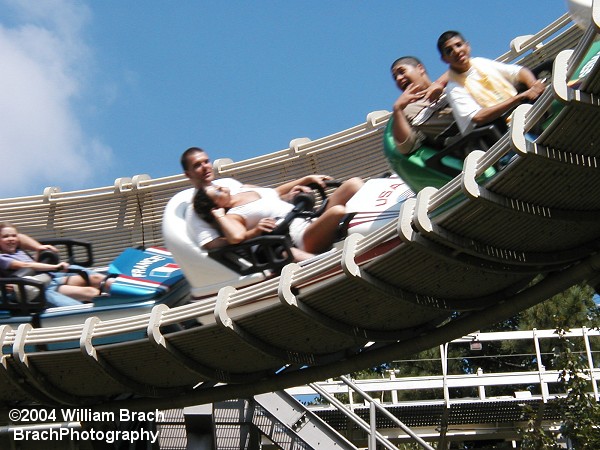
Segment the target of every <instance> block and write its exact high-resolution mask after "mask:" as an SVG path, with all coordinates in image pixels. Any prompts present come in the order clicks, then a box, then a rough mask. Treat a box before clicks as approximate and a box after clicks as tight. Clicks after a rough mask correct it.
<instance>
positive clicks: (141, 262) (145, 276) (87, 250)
mask: <svg viewBox="0 0 600 450" xmlns="http://www.w3.org/2000/svg"><path fill="white" fill-rule="evenodd" d="M43 243H45V244H52V245H54V246H56V247H57V248H59V250H60V253H61V254H66V258H64V259H65V260H66V261H68V262H69V264H70V265H76V266H82V267H90V266H92V265H93V252H92V246H91V244H90V243H88V242H84V241H77V240H72V239H49V240H44V241H43ZM39 259H40V261H41V262H47V263H49V264H55V263H57V262H58V261H59V255H58V254H56V253H53V252H50V251H46V252H43V253H42V254H41V255H40V258H39ZM69 270H70V271H71V272H74V273H78V274H80V275H82V276H84V277H86V276H87V275H86V273H85V272H84V271H82V270H81V269H75V268H74V269H69ZM97 271H98V272H101V273H104V274H106V275H107V276H108V277H111V278H113V279H114V280H113V282H112V285H111V287H110V292H108V294H109V295H101V296H98V297H96V298H95V299H94V301H93V303H82V304H81V305H76V306H63V307H49V306H48V305H47V303H46V297H45V287H46V285H47V283H48V282H49V280H50V276H49V275H48V274H43V273H38V274H36V273H35V272H33V271H31V270H30V269H21V270H20V271H18V272H16V273H15V274H13V275H12V276H10V277H5V278H0V324H13V325H18V324H19V323H25V322H29V323H32V324H34V325H36V326H59V325H68V324H76V323H83V322H84V321H85V319H86V318H87V317H89V316H98V317H99V318H102V319H109V318H118V317H122V316H124V315H133V314H141V313H145V312H149V311H150V310H151V309H152V307H153V306H154V305H155V304H157V303H166V304H168V305H170V306H174V305H177V304H180V303H182V302H184V301H187V299H188V296H189V290H188V285H187V282H186V281H185V279H184V278H183V273H182V272H181V270H180V269H179V266H177V264H175V262H174V260H173V258H172V256H171V254H170V253H169V252H168V251H167V250H165V249H164V248H159V247H150V248H147V249H141V248H127V249H125V250H124V251H123V252H122V253H121V254H120V255H119V256H118V257H117V258H115V260H114V261H113V262H112V263H111V264H110V265H109V266H108V267H107V268H104V269H98V270H97Z"/></svg>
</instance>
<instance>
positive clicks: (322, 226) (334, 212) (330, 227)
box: [303, 205, 346, 253]
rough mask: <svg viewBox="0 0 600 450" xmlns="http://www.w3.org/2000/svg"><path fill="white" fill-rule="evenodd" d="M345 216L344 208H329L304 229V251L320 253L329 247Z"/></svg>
mask: <svg viewBox="0 0 600 450" xmlns="http://www.w3.org/2000/svg"><path fill="white" fill-rule="evenodd" d="M345 215H346V208H345V207H344V206H342V205H333V206H331V207H329V208H328V209H327V210H326V211H325V212H324V213H323V214H322V215H321V216H320V217H318V218H317V219H316V220H315V221H314V222H313V223H311V224H310V225H309V226H308V227H307V228H306V231H305V232H304V237H303V241H304V250H306V251H307V252H310V253H321V252H324V251H325V250H327V249H328V248H329V247H331V244H333V242H334V241H335V238H336V237H337V233H338V228H339V224H340V221H341V220H342V219H343V218H344V216H345Z"/></svg>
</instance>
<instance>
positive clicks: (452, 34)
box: [437, 30, 465, 56]
mask: <svg viewBox="0 0 600 450" xmlns="http://www.w3.org/2000/svg"><path fill="white" fill-rule="evenodd" d="M453 37H459V38H460V39H462V40H463V41H464V40H465V38H464V37H463V35H462V34H460V33H459V32H458V31H454V30H448V31H444V32H443V33H442V34H441V35H440V37H439V38H438V40H437V49H438V51H439V52H440V55H442V56H444V44H445V43H446V42H447V41H448V40H449V39H452V38H453Z"/></svg>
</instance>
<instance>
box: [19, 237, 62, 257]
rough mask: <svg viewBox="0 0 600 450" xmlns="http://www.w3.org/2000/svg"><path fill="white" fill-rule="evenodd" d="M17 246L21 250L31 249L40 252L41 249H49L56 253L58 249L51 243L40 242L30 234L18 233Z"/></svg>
mask: <svg viewBox="0 0 600 450" xmlns="http://www.w3.org/2000/svg"><path fill="white" fill-rule="evenodd" d="M19 247H20V248H22V249H23V250H31V251H34V252H40V251H42V250H51V251H53V252H57V253H58V249H57V248H56V247H55V246H53V245H47V244H42V243H40V242H38V241H36V240H35V239H34V238H32V237H31V236H27V235H26V234H23V233H19Z"/></svg>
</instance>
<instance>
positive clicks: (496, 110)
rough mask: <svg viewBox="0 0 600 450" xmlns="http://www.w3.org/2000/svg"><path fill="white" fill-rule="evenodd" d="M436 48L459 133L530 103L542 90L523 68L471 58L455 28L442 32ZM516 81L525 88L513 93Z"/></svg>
mask: <svg viewBox="0 0 600 450" xmlns="http://www.w3.org/2000/svg"><path fill="white" fill-rule="evenodd" d="M437 48H438V50H439V52H440V55H441V57H442V60H443V61H444V62H446V63H448V65H449V66H450V70H449V71H448V78H449V81H448V85H447V86H446V92H447V95H448V100H449V102H450V106H451V107H452V111H453V114H454V117H455V119H456V123H457V125H458V128H459V129H460V131H461V133H462V134H466V133H468V132H470V131H471V130H472V129H473V128H474V127H475V126H477V125H483V124H487V123H490V122H493V121H494V120H496V119H498V118H500V117H502V116H503V115H504V114H505V113H507V112H509V111H511V110H512V109H514V108H515V107H517V106H518V105H520V104H521V103H526V102H533V101H534V100H536V99H537V98H538V97H539V96H540V95H541V94H542V93H543V92H544V88H545V86H544V83H543V82H542V81H540V80H537V79H536V77H535V75H534V74H533V73H532V72H531V71H530V70H529V69H527V68H526V67H522V66H519V65H516V64H505V63H501V62H498V61H493V60H490V59H487V58H479V57H478V58H471V46H470V45H469V43H468V42H467V41H466V40H465V39H464V37H463V36H462V35H461V34H460V33H459V32H458V31H452V30H450V31H446V32H444V33H442V35H441V36H440V37H439V38H438V41H437ZM519 84H524V85H525V86H526V88H527V89H526V90H525V91H524V92H521V93H517V90H516V86H517V85H519Z"/></svg>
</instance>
